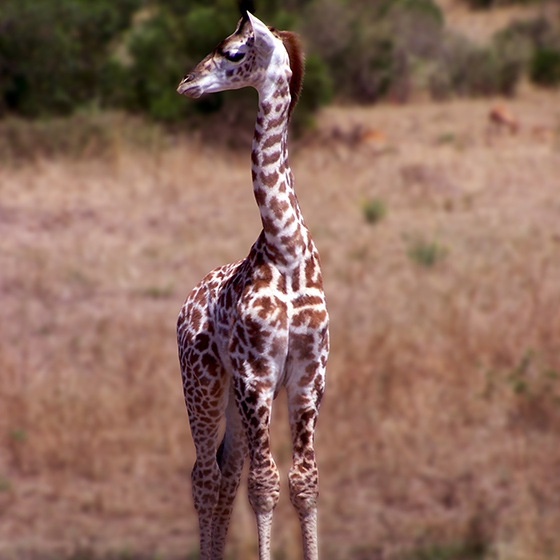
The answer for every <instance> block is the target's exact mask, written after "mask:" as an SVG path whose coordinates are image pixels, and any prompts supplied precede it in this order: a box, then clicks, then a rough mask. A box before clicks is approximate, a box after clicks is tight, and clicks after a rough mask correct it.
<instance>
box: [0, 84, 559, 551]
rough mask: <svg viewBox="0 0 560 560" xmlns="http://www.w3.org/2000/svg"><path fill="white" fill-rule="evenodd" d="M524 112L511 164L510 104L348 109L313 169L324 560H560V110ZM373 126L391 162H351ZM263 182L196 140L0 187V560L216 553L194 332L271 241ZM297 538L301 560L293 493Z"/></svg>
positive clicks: (239, 534) (278, 430)
mask: <svg viewBox="0 0 560 560" xmlns="http://www.w3.org/2000/svg"><path fill="white" fill-rule="evenodd" d="M511 107H512V111H514V112H515V114H516V116H517V117H518V118H519V120H520V121H521V126H522V128H521V132H520V133H519V134H518V135H517V136H508V135H505V134H504V135H503V136H497V137H494V138H493V139H492V140H491V142H489V140H488V137H487V134H486V114H487V111H488V108H489V102H483V101H480V102H478V101H476V102H456V103H451V104H446V105H436V104H425V105H422V104H417V105H412V106H407V107H394V106H379V107H377V108H375V109H331V110H329V111H327V112H326V113H325V114H324V115H323V116H322V118H321V120H320V123H321V124H320V127H319V129H318V131H317V132H316V134H315V138H314V139H313V138H310V139H308V140H307V142H302V143H301V144H300V145H299V146H296V147H295V149H294V150H293V151H292V154H293V157H292V160H293V167H294V170H295V174H296V182H297V190H298V196H299V199H300V201H301V204H302V207H303V210H304V213H305V215H306V217H307V221H308V224H309V226H310V228H311V230H312V231H313V233H314V237H315V240H316V242H317V244H318V246H319V249H320V251H321V253H322V256H323V264H324V275H325V278H326V289H327V292H328V298H329V304H330V311H331V316H332V334H333V347H332V353H331V360H330V367H329V383H328V388H327V395H326V399H325V404H324V408H323V410H322V416H321V419H320V423H319V431H318V435H317V449H318V455H319V461H320V468H321V475H322V478H321V490H322V494H321V511H320V524H321V525H320V528H321V546H322V549H323V557H324V558H327V559H329V560H338V559H341V560H342V559H343V558H344V559H346V558H348V559H357V560H362V559H363V560H365V559H396V558H399V559H401V558H410V559H420V558H423V559H427V560H430V559H434V560H435V559H436V558H445V559H459V558H461V559H475V558H488V559H490V558H493V559H498V560H522V559H523V560H540V559H549V558H550V559H554V558H558V557H559V556H560V536H559V533H558V531H557V528H558V527H559V526H560V482H559V480H560V479H559V478H558V470H559V468H560V447H559V446H558V437H559V435H560V379H559V377H560V315H559V314H558V308H559V306H560V283H559V282H558V278H560V221H559V220H558V216H559V215H560V202H559V198H558V189H560V147H559V140H560V139H559V137H558V125H559V124H560V120H559V119H560V110H559V109H558V107H559V104H558V95H557V94H555V95H554V94H547V95H544V94H537V93H534V92H533V93H526V94H525V95H524V96H523V98H522V99H521V100H519V101H516V102H511ZM357 126H361V127H362V128H371V129H376V130H381V131H383V134H382V135H381V134H376V135H373V136H374V137H376V138H382V141H380V142H379V143H377V142H368V141H364V142H361V143H360V142H352V143H351V145H350V144H347V143H345V140H344V138H352V137H353V136H352V134H351V132H352V130H354V129H355V128H356V127H357ZM534 126H552V127H555V128H553V134H552V135H548V136H546V138H544V139H543V138H536V137H535V136H534V135H533V134H531V127H534ZM334 130H336V131H337V132H336V134H335V133H333V131H334ZM341 130H342V132H343V133H342V134H341V133H340V131H341ZM344 131H349V132H348V134H345V133H344ZM370 136H372V135H370ZM249 181H250V173H249V165H248V158H247V155H246V154H243V155H240V154H234V153H228V152H222V151H220V152H217V151H212V150H211V149H210V148H208V147H204V146H202V145H199V144H197V143H196V142H195V141H194V140H193V141H182V142H179V143H178V144H177V145H175V146H171V147H169V148H168V149H165V150H163V151H161V150H160V151H158V152H153V153H152V152H147V151H146V150H145V149H144V150H143V151H142V150H141V151H138V149H133V148H127V147H126V146H120V147H119V149H118V150H116V151H115V153H113V154H112V156H111V157H110V158H109V159H108V160H107V159H97V160H94V161H84V160H80V161H67V160H63V159H58V160H39V161H37V162H36V163H33V164H30V165H29V166H27V167H25V166H24V167H17V168H14V167H11V168H10V167H5V168H3V169H0V201H1V202H0V270H1V273H0V293H1V298H2V299H1V302H2V313H1V315H0V330H1V333H2V338H1V342H0V372H1V373H0V375H1V377H0V442H1V443H0V558H23V557H37V556H41V557H52V555H55V554H59V555H68V554H71V553H72V552H73V551H76V550H82V551H84V550H86V551H87V550H91V551H95V552H96V553H98V554H103V553H107V552H111V553H112V554H114V555H117V556H119V555H120V556H122V555H125V556H126V555H128V557H130V556H131V555H133V554H136V553H139V554H142V555H143V556H146V557H148V558H149V557H155V556H156V555H159V556H158V557H160V558H161V557H173V556H183V557H185V556H186V555H187V554H188V553H189V551H192V550H193V549H195V548H196V519H195V517H194V512H193V511H192V505H191V498H190V490H189V470H190V466H191V464H192V461H193V450H192V445H191V443H190V439H189V433H188V426H187V421H186V413H185V411H184V405H183V402H182V396H181V388H180V381H179V370H178V364H177V359H176V349H175V334H174V326H175V318H176V314H177V312H178V309H179V307H180V305H181V303H182V301H183V299H184V297H185V296H186V294H187V291H188V290H189V289H190V287H192V286H193V285H194V284H195V283H196V282H197V281H198V280H199V279H200V277H201V276H202V275H203V274H205V273H206V272H207V271H208V270H210V269H211V268H213V267H214V266H217V265H220V264H223V263H225V262H228V261H231V260H234V259H237V258H240V257H242V256H243V255H244V254H245V253H246V252H247V250H248V248H249V246H250V244H251V243H252V242H253V240H254V239H255V238H256V236H257V234H258V231H259V219H258V214H257V211H256V208H255V204H254V201H253V198H252V194H251V191H250V186H249ZM371 199H376V200H379V201H382V203H383V204H384V207H385V214H384V215H383V216H382V217H381V218H380V219H379V220H378V221H376V222H375V223H370V222H368V220H366V218H365V216H364V202H365V201H367V200H371ZM421 243H424V245H425V246H428V247H429V246H430V245H434V246H436V247H439V248H440V249H441V253H438V254H439V255H440V257H438V258H435V259H434V260H433V261H432V260H430V259H427V260H426V259H425V258H424V257H413V256H411V255H414V251H411V247H413V246H414V244H421ZM282 398H283V397H282V396H281V397H280V398H279V402H278V406H276V408H275V419H274V441H273V443H274V453H275V456H276V458H277V459H278V463H279V466H280V469H281V472H282V473H283V474H284V475H285V473H286V472H287V469H288V468H289V454H290V452H289V445H288V438H287V430H286V423H285V412H284V409H283V407H282V404H283V402H282ZM243 494H245V488H242V489H241V495H240V497H239V499H238V501H237V505H236V512H235V514H234V521H233V526H232V529H231V538H230V553H231V557H243V558H250V557H253V556H254V539H255V531H254V528H253V520H252V515H251V512H250V510H249V507H248V505H247V500H246V498H245V496H244V495H243ZM275 532H276V534H275V539H274V544H275V547H276V557H277V558H297V557H298V555H299V552H298V542H297V522H296V520H295V516H294V514H293V512H292V510H291V506H290V505H289V501H288V499H287V492H286V488H284V491H283V495H282V498H281V503H280V504H279V507H278V512H277V517H276V524H275ZM294 537H295V538H294ZM438 554H439V556H438Z"/></svg>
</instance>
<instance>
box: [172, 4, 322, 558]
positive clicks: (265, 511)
mask: <svg viewBox="0 0 560 560" xmlns="http://www.w3.org/2000/svg"><path fill="white" fill-rule="evenodd" d="M302 79H303V53H302V50H301V47H300V43H299V40H298V38H297V36H296V35H294V34H293V33H290V32H287V31H276V30H274V29H272V28H268V27H267V26H266V25H265V24H264V23H262V22H261V21H260V20H259V19H257V18H256V17H254V16H253V15H251V14H250V13H246V14H245V15H244V16H243V17H242V18H241V20H240V21H239V23H238V25H237V29H236V30H235V33H233V34H232V35H230V36H229V37H228V38H227V39H225V40H224V41H222V42H221V43H220V44H219V45H218V46H217V47H216V49H215V50H214V51H213V52H212V53H210V54H209V55H208V56H207V57H206V58H205V59H204V60H202V62H200V63H199V64H198V66H196V68H195V69H194V70H193V71H192V72H191V73H190V74H187V75H186V76H185V77H184V78H183V80H182V82H181V83H180V84H179V87H178V89H177V91H178V92H179V93H181V94H184V95H186V96H188V97H194V98H197V97H200V96H201V95H202V94H204V93H212V92H217V91H223V90H228V89H239V88H242V87H246V86H252V87H254V88H255V89H256V90H257V91H258V94H259V105H258V114H257V122H256V125H255V134H254V139H253V145H252V154H251V161H252V167H251V169H252V179H253V192H254V195H255V199H256V202H257V206H258V208H259V212H260V215H261V221H262V226H263V229H262V231H261V233H260V235H259V237H258V239H257V240H256V242H255V243H254V245H253V246H252V247H251V250H250V251H249V255H248V256H247V257H246V258H245V259H243V260H241V261H238V262H235V263H232V264H228V265H226V266H223V267H220V268H217V269H216V270H214V271H212V272H210V273H209V274H208V275H207V276H206V277H205V278H204V279H203V280H202V281H201V282H200V283H199V284H198V286H196V287H195V288H194V290H193V291H192V292H191V294H190V295H189V297H188V298H187V300H186V302H185V304H184V306H183V308H182V309H181V312H180V314H179V319H178V323H177V341H178V346H179V360H180V364H181V372H182V378H183V390H184V394H185V401H186V404H187V410H188V415H189V422H190V427H191V432H192V436H193V440H194V444H195V448H196V462H195V464H194V468H193V471H192V491H193V499H194V505H195V509H196V511H197V513H198V517H199V525H200V558H201V559H202V560H210V559H212V560H219V559H222V558H223V557H224V547H225V540H226V533H227V529H228V524H229V521H230V517H231V512H232V507H233V500H234V497H235V494H236V491H237V487H238V486H239V479H240V475H241V470H242V468H243V464H244V462H245V459H246V457H247V455H248V456H249V479H248V487H249V502H250V504H251V507H252V508H253V510H254V512H255V515H256V518H257V528H258V540H259V560H269V559H270V532H271V525H272V513H273V510H274V507H275V506H276V504H277V502H278V496H279V491H280V480H279V475H278V469H277V467H276V464H275V463H274V459H273V458H272V454H271V450H270V435H269V425H270V416H271V409H272V401H273V400H274V398H275V397H276V395H277V394H278V391H279V390H280V388H281V387H285V388H286V392H287V398H288V407H289V421H290V429H291V438H292V466H291V468H290V472H289V475H288V479H289V488H290V499H291V502H292V504H293V505H294V507H295V509H296V511H297V514H298V517H299V520H300V523H301V531H302V538H303V556H304V558H305V560H316V559H317V556H318V553H317V496H318V472H317V464H316V462H315V451H314V447H313V441H314V433H315V425H316V422H317V415H318V412H319V405H320V403H321V398H322V396H323V391H324V386H325V367H326V363H327V356H328V352H329V331H328V314H327V308H326V305H325V296H324V293H323V281H322V277H321V267H320V262H319V253H318V252H317V249H316V248H315V244H314V243H313V241H312V239H311V235H310V233H309V230H308V229H307V227H306V225H305V222H304V221H303V216H302V214H301V211H300V208H299V204H298V201H297V198H296V196H295V194H294V178H293V174H292V172H291V170H290V166H289V164H288V150H287V140H288V121H289V119H290V115H291V113H292V110H293V108H294V106H295V104H296V102H297V99H298V95H299V92H300V89H301V83H302ZM224 192H227V191H224ZM224 416H225V419H226V428H225V434H224V436H223V439H222V441H221V443H220V445H219V446H218V438H219V432H220V426H221V421H222V419H223V418H224Z"/></svg>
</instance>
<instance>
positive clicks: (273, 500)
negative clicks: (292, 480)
mask: <svg viewBox="0 0 560 560" xmlns="http://www.w3.org/2000/svg"><path fill="white" fill-rule="evenodd" d="M247 482H248V488H249V502H250V504H251V507H252V508H253V511H255V513H267V512H269V511H272V510H273V509H274V508H275V507H276V504H277V503H278V499H279V497H280V475H279V473H278V468H277V467H276V464H275V463H274V461H272V460H271V463H270V464H269V465H267V466H266V467H260V468H251V469H250V470H249V478H248V481H247Z"/></svg>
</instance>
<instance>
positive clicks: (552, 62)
mask: <svg viewBox="0 0 560 560" xmlns="http://www.w3.org/2000/svg"><path fill="white" fill-rule="evenodd" d="M530 76H531V80H533V82H535V83H536V84H539V85H541V86H547V87H557V86H558V85H560V50H556V49H549V48H542V49H536V50H535V52H534V53H533V57H532V58H531V67H530Z"/></svg>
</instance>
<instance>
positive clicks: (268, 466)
mask: <svg viewBox="0 0 560 560" xmlns="http://www.w3.org/2000/svg"><path fill="white" fill-rule="evenodd" d="M236 399H237V404H238V407H239V412H240V414H241V418H242V421H243V427H244V429H245V434H246V436H247V444H248V447H249V461H250V463H249V476H248V490H249V503H250V504H251V507H252V508H253V511H254V512H255V517H256V519H257V530H258V539H259V560H270V540H271V539H270V537H271V529H272V515H273V512H274V508H275V507H276V504H277V503H278V498H279V497H280V475H279V473H278V468H277V467H276V463H275V462H274V459H273V458H272V453H271V450H270V432H269V427H270V415H271V410H272V399H273V391H272V390H271V389H270V388H268V389H266V390H262V389H259V390H257V389H256V388H249V387H247V385H246V384H245V382H243V381H242V380H239V381H238V383H237V384H236Z"/></svg>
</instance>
